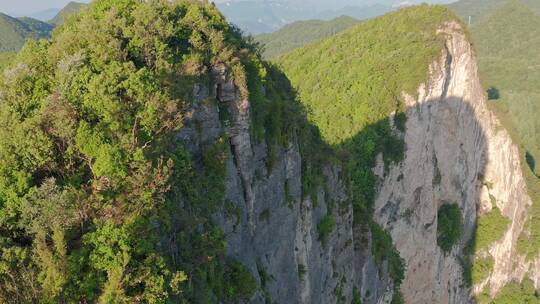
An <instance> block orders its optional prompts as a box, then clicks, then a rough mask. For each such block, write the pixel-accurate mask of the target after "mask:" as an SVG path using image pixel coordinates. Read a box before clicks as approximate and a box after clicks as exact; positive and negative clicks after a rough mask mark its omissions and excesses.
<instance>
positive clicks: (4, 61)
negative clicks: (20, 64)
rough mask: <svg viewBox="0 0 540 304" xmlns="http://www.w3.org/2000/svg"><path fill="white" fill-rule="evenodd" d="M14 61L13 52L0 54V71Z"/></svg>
mask: <svg viewBox="0 0 540 304" xmlns="http://www.w3.org/2000/svg"><path fill="white" fill-rule="evenodd" d="M14 60H15V53H14V52H3V53H0V70H3V69H4V68H5V67H7V66H8V65H9V64H11V63H12V62H13V61H14Z"/></svg>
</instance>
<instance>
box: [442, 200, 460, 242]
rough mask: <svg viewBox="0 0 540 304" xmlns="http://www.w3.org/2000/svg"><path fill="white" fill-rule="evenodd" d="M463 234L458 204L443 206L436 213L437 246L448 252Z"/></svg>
mask: <svg viewBox="0 0 540 304" xmlns="http://www.w3.org/2000/svg"><path fill="white" fill-rule="evenodd" d="M462 233H463V219H462V215H461V209H460V208H459V205H458V204H455V203H454V204H444V205H442V206H441V207H440V208H439V211H438V212H437V244H438V245H439V247H441V249H442V250H443V251H444V252H449V251H450V250H452V247H453V246H454V245H455V244H456V243H457V242H459V240H460V239H461V235H462Z"/></svg>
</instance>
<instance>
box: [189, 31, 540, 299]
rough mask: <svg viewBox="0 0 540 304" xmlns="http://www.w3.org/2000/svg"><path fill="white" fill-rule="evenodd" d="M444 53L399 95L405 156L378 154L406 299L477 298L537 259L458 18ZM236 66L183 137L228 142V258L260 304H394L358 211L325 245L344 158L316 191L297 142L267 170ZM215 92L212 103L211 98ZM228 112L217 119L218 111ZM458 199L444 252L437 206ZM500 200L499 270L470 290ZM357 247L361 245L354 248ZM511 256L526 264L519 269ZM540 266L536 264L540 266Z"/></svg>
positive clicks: (517, 174)
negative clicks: (525, 250) (524, 245)
mask: <svg viewBox="0 0 540 304" xmlns="http://www.w3.org/2000/svg"><path fill="white" fill-rule="evenodd" d="M439 31H440V33H442V34H444V37H445V48H444V50H442V53H441V56H440V58H439V59H438V60H436V61H435V62H433V63H432V64H431V65H430V76H429V79H428V80H427V81H426V82H425V83H423V84H422V85H420V86H419V88H418V92H417V95H415V96H411V95H408V94H405V93H403V99H404V100H405V101H406V107H407V110H406V114H407V118H408V120H407V123H406V131H405V132H400V131H398V130H395V132H396V133H397V134H399V136H401V137H402V138H403V140H404V142H405V144H406V148H407V149H406V154H405V159H404V160H403V161H402V162H401V163H399V164H397V165H391V166H390V167H386V168H385V165H384V163H383V161H382V157H380V159H379V162H378V165H377V167H376V168H374V171H375V172H376V174H377V175H378V177H379V183H378V191H377V192H378V194H377V199H376V203H375V219H376V221H377V222H378V223H379V224H380V225H381V226H383V227H384V228H385V229H387V230H388V231H389V232H390V233H391V235H392V238H393V240H394V244H395V246H396V247H397V249H398V250H399V252H400V254H401V256H402V258H404V260H405V262H406V265H407V270H406V275H405V279H404V281H403V283H402V287H401V290H402V293H403V295H404V299H405V302H406V303H470V302H472V301H473V300H472V294H473V293H479V292H480V291H481V290H483V289H484V286H486V285H487V284H489V286H491V291H492V295H495V293H496V292H497V291H498V290H499V289H500V288H501V287H502V286H504V285H505V284H506V283H508V282H509V281H510V280H512V279H522V278H523V276H524V275H525V273H526V272H527V270H528V269H529V265H530V264H527V263H525V262H524V261H522V260H523V259H522V258H518V257H517V254H516V242H517V238H518V236H519V234H520V233H521V230H522V226H523V222H524V210H525V209H526V207H527V206H528V205H530V204H531V202H530V199H529V197H528V196H527V192H526V185H525V182H524V178H523V176H522V173H521V166H520V157H519V151H518V149H517V147H516V146H515V145H513V144H512V141H511V139H510V136H509V135H508V133H507V132H506V131H505V130H504V129H503V128H502V127H501V125H500V123H499V121H498V120H497V118H496V117H495V116H494V114H493V113H491V112H490V111H489V109H488V107H487V101H486V99H485V97H484V93H483V89H482V86H481V84H480V80H479V77H478V73H477V65H476V61H475V57H474V51H473V49H472V47H471V44H470V43H469V41H468V40H467V36H466V34H465V33H464V31H463V29H462V28H461V25H460V24H458V23H456V22H449V23H446V24H444V25H443V26H441V28H440V30H439ZM230 74H231V72H230V71H228V70H227V68H225V67H224V66H216V67H215V68H214V71H213V78H214V79H213V83H214V85H213V86H211V87H207V86H203V85H197V86H196V87H195V96H196V100H197V102H195V103H194V107H193V109H192V115H191V118H190V120H189V121H187V122H186V128H184V130H183V131H182V133H181V134H180V137H181V138H183V140H184V142H186V143H189V144H187V148H188V150H190V151H191V152H192V153H193V154H197V153H200V151H199V150H198V149H200V148H199V147H200V146H201V145H204V142H212V141H215V139H216V138H218V137H219V136H220V135H221V134H227V135H228V138H229V139H230V140H229V141H230V151H229V153H230V157H229V158H228V160H227V165H226V168H227V170H226V172H227V174H226V182H225V184H226V203H225V205H224V207H223V208H222V210H221V211H220V212H218V214H216V216H215V220H216V221H217V222H218V223H219V224H220V226H221V227H222V229H223V231H224V233H225V237H226V240H227V242H228V254H229V255H230V256H231V257H234V258H236V259H238V260H240V261H242V262H243V263H245V264H246V265H247V266H248V267H249V268H250V270H251V271H252V273H254V274H255V276H256V277H257V281H258V282H259V284H260V286H261V289H260V290H259V291H258V292H257V294H256V296H255V297H254V298H253V299H252V300H251V302H252V303H263V302H265V301H266V303H336V302H342V301H345V302H346V303H350V302H351V301H352V300H353V297H354V296H355V294H358V295H360V296H361V297H362V300H363V303H390V301H391V299H392V293H393V282H392V280H391V279H390V278H389V276H388V274H387V272H386V271H384V269H383V271H380V270H379V268H378V267H377V265H376V263H375V261H374V257H373V255H372V253H371V244H370V240H369V239H370V238H369V237H366V235H367V234H369V232H366V231H359V229H357V228H355V227H354V225H353V211H352V207H347V208H344V209H340V212H337V214H335V225H334V227H335V228H334V229H333V231H332V232H331V234H330V236H329V237H328V238H327V239H326V240H325V241H324V242H322V241H321V240H320V234H319V231H318V223H319V222H320V221H321V220H322V219H323V217H324V216H325V215H326V214H327V212H328V209H329V208H331V206H332V205H334V204H340V203H343V202H346V201H347V195H348V194H347V189H346V186H345V184H344V183H343V181H342V178H341V176H342V169H341V168H340V166H339V165H327V166H325V168H324V177H325V180H326V182H325V185H324V186H323V187H320V189H319V190H318V193H317V195H316V196H317V197H311V196H306V195H303V194H302V156H301V153H300V148H299V144H298V142H297V139H296V138H292V139H291V140H290V141H289V142H288V145H286V146H284V147H281V148H280V149H279V151H277V152H276V157H275V159H276V160H277V161H275V162H274V163H273V164H272V166H271V167H268V166H267V163H268V162H267V159H268V157H269V156H268V149H267V146H266V143H264V142H259V141H257V140H255V139H254V138H253V137H252V135H251V133H250V125H249V124H250V119H251V118H250V115H251V113H250V101H249V98H244V97H242V94H241V93H240V91H239V89H238V88H237V87H236V86H235V84H234V81H233V78H232V76H231V75H230ZM209 99H215V100H217V102H218V104H219V106H218V105H217V104H216V103H212V102H207V101H208V100H209ZM223 107H225V108H227V109H228V111H229V112H230V113H231V114H232V115H231V119H230V122H227V123H223V121H221V120H220V113H219V112H220V109H222V108H223ZM447 203H457V204H458V205H459V206H460V208H461V210H462V214H463V225H464V227H463V228H464V233H463V237H462V238H461V241H460V243H459V245H457V246H454V248H453V249H452V250H451V251H450V252H448V253H444V252H443V251H442V250H441V249H440V248H439V247H438V245H437V211H438V209H439V207H440V206H442V205H443V204H447ZM494 206H497V207H498V208H499V209H500V210H502V213H503V214H504V216H506V217H507V218H508V219H510V220H512V221H511V225H510V226H509V227H508V231H507V232H506V234H505V236H504V237H503V238H502V239H501V240H498V241H496V242H495V243H493V244H492V245H490V247H489V250H487V251H485V252H483V253H482V252H480V253H478V255H479V256H481V255H491V256H492V257H493V259H494V270H493V272H492V274H491V275H490V276H489V278H488V279H486V281H485V282H482V283H480V284H476V285H475V286H473V288H472V289H471V288H468V287H467V286H466V284H465V280H464V277H463V269H462V265H463V261H464V259H463V255H464V253H463V251H464V248H465V247H466V246H467V244H468V243H469V240H471V239H472V238H474V237H475V233H476V229H475V227H476V226H475V225H476V219H477V215H481V214H483V213H485V212H488V211H489V210H491V208H493V207H494ZM357 242H361V243H362V244H360V245H359V244H357ZM515 261H521V262H520V263H518V265H520V266H519V267H516V264H515ZM537 264H538V263H537Z"/></svg>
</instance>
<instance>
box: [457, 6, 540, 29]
mask: <svg viewBox="0 0 540 304" xmlns="http://www.w3.org/2000/svg"><path fill="white" fill-rule="evenodd" d="M508 1H509V0H460V1H457V2H455V3H451V4H449V5H448V7H450V9H452V10H453V11H455V12H456V14H458V15H459V16H460V17H461V18H463V20H465V21H468V20H469V16H471V23H472V24H475V23H477V22H480V21H482V20H483V19H484V18H485V17H487V16H489V15H491V14H493V13H494V12H495V11H497V10H499V9H501V7H503V6H505V5H506V4H507V3H508ZM519 1H520V2H521V3H523V4H526V5H527V6H528V7H529V8H530V9H531V10H532V11H534V12H536V13H540V3H539V2H538V1H536V0H519Z"/></svg>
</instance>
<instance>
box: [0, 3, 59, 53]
mask: <svg viewBox="0 0 540 304" xmlns="http://www.w3.org/2000/svg"><path fill="white" fill-rule="evenodd" d="M52 28H53V27H52V26H51V25H50V24H47V23H45V22H41V21H39V20H36V19H32V18H27V17H24V18H19V19H17V18H13V17H10V16H8V15H5V14H2V13H0V52H10V51H18V50H19V49H20V48H21V47H22V46H23V44H24V42H25V41H26V40H28V39H39V38H47V37H49V35H50V33H51V31H52Z"/></svg>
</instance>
